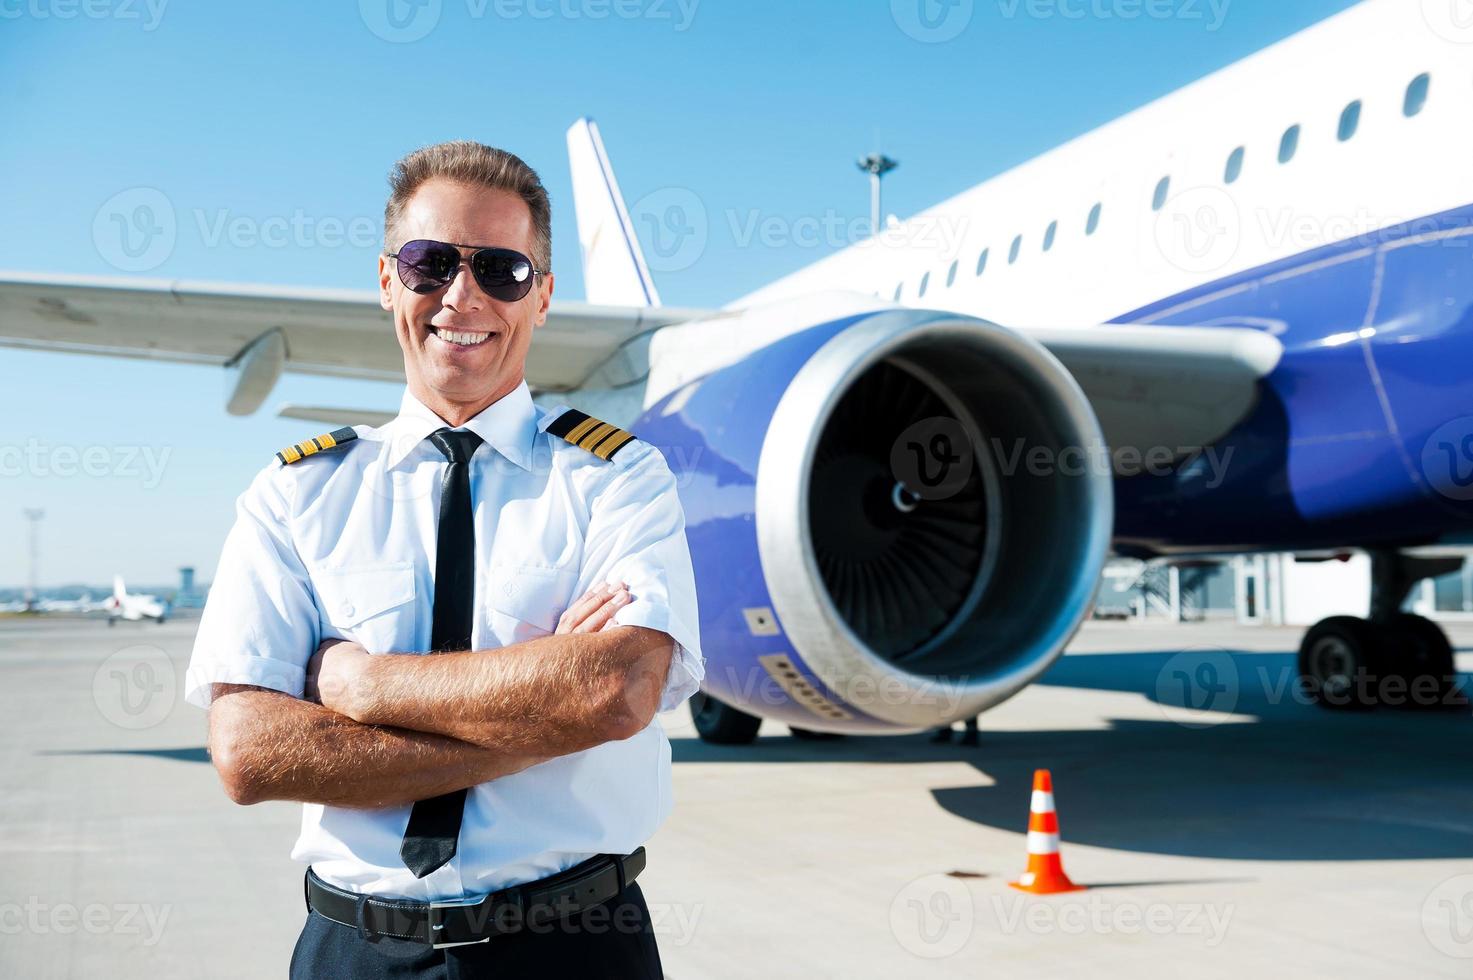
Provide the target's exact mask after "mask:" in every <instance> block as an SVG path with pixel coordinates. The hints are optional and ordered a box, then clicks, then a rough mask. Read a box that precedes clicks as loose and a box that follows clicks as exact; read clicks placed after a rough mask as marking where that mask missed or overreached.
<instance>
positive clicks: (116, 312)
mask: <svg viewBox="0 0 1473 980" xmlns="http://www.w3.org/2000/svg"><path fill="white" fill-rule="evenodd" d="M702 315H704V311H700V310H689V309H673V308H668V307H667V308H661V309H641V308H632V307H617V306H595V305H590V304H587V303H560V302H555V303H553V306H552V310H551V312H550V313H549V315H548V318H547V323H546V324H544V325H543V326H542V327H540V328H539V329H538V331H537V339H536V342H535V343H533V344H532V348H531V350H530V352H529V354H528V356H527V375H526V376H527V383H528V385H529V386H530V387H531V388H533V389H534V390H535V391H566V390H569V389H573V388H576V387H578V386H579V385H580V384H581V383H582V382H583V381H584V379H585V378H587V376H588V375H589V374H590V373H591V372H593V371H594V370H595V369H596V368H598V367H599V366H600V365H601V364H603V363H604V362H605V361H607V360H608V359H609V358H610V357H612V356H614V355H616V354H617V353H618V352H619V351H620V350H621V349H622V348H624V347H625V346H626V345H628V344H629V343H630V342H631V341H633V340H635V339H637V338H638V337H640V336H642V335H643V334H646V333H649V332H650V331H652V330H654V329H656V328H658V327H660V326H663V325H665V324H668V323H676V322H681V321H685V320H693V319H696V318H698V317H700V316H702ZM0 346H6V347H20V348H26V349H30V350H45V351H69V352H80V353H88V354H107V355H112V356H121V357H138V358H149V359H152V360H163V361H175V362H183V363H191V364H219V365H227V366H231V365H234V366H237V367H242V366H243V367H244V368H245V370H244V372H243V373H244V374H245V375H247V376H250V375H251V374H252V372H256V374H255V376H254V377H253V378H249V380H251V381H252V382H253V383H252V384H250V385H249V388H250V391H249V392H248V393H247V395H248V396H247V397H244V398H241V399H238V400H237V399H235V398H232V400H231V404H230V409H231V411H232V412H235V413H236V414H249V413H250V412H253V411H255V409H256V408H258V407H259V406H260V403H261V400H262V399H264V398H265V397H266V395H267V394H269V392H270V389H271V386H272V385H273V384H274V383H275V378H276V375H277V374H279V373H280V372H281V371H283V370H285V371H293V372H299V373H305V374H320V375H335V376H339V377H347V378H370V379H376V380H386V381H402V380H403V379H404V363H403V357H402V355H401V353H400V351H399V345H398V342H397V341H396V340H395V338H394V328H393V323H392V321H391V320H390V318H389V314H388V313H386V312H384V311H383V310H382V309H380V308H379V305H378V293H377V292H376V291H373V290H344V289H315V288H307V287H281V286H250V285H240V284H222V283H208V282H178V281H169V280H149V279H131V278H128V279H125V278H108V277H92V276H68V275H50V276H38V275H29V274H24V273H6V272H0ZM257 353H259V356H257V357H248V355H252V354H257ZM247 360H249V361H251V362H252V363H249V364H243V362H244V361H247ZM267 381H269V383H266V382H267ZM256 394H259V397H255V395H256Z"/></svg>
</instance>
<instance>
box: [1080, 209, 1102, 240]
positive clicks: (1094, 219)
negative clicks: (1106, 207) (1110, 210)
mask: <svg viewBox="0 0 1473 980" xmlns="http://www.w3.org/2000/svg"><path fill="white" fill-rule="evenodd" d="M1099 226H1100V206H1099V205H1098V204H1096V205H1095V206H1094V207H1092V208H1090V209H1089V220H1088V221H1086V222H1085V223H1084V233H1085V234H1086V235H1093V234H1094V233H1095V229H1096V228H1098V227H1099Z"/></svg>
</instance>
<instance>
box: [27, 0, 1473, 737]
mask: <svg viewBox="0 0 1473 980" xmlns="http://www.w3.org/2000/svg"><path fill="white" fill-rule="evenodd" d="M1419 8H1420V9H1419ZM1436 9H1437V8H1436V5H1429V4H1420V5H1419V4H1413V3H1405V2H1401V0H1368V2H1365V3H1362V4H1361V5H1359V6H1356V7H1353V8H1351V9H1349V10H1347V11H1345V12H1343V13H1341V14H1338V15H1336V16H1334V17H1331V18H1329V19H1327V20H1325V21H1323V22H1321V23H1319V24H1317V25H1314V26H1312V27H1311V28H1309V29H1307V30H1305V31H1302V32H1300V33H1298V34H1296V35H1294V36H1291V37H1289V38H1287V39H1285V40H1283V41H1281V42H1279V43H1276V44H1274V45H1271V46H1269V47H1267V48H1265V49H1264V50H1262V51H1260V52H1258V53H1256V54H1254V55H1252V56H1250V57H1248V58H1246V59H1244V60H1242V61H1240V62H1238V63H1236V64H1233V65H1231V66H1229V67H1227V68H1225V69H1222V70H1221V71H1218V72H1215V73H1213V74H1211V75H1208V76H1207V77H1204V78H1202V79H1200V80H1199V81H1197V82H1194V83H1192V84H1190V85H1187V86H1185V87H1184V88H1181V89H1179V90H1178V91H1176V92H1173V93H1171V94H1169V95H1167V96H1165V97H1163V98H1161V99H1159V100H1157V101H1155V102H1152V103H1150V104H1149V105H1146V106H1144V107H1142V108H1140V109H1138V110H1135V111H1133V112H1130V113H1128V114H1126V115H1125V116H1122V117H1121V118H1119V119H1117V120H1115V121H1113V122H1111V123H1109V124H1107V125H1105V126H1102V127H1100V128H1099V129H1097V130H1095V131H1093V132H1090V133H1087V134H1085V135H1083V136H1080V137H1079V138H1077V139H1074V140H1071V141H1069V142H1067V143H1065V144H1064V145H1062V146H1060V147H1058V148H1057V149H1054V150H1052V151H1050V152H1048V153H1045V154H1043V155H1042V156H1040V157H1038V158H1036V159H1034V160H1031V161H1029V162H1027V163H1025V164H1022V165H1021V166H1018V167H1016V168H1014V169H1012V170H1009V171H1007V172H1005V173H1003V174H1001V175H999V176H996V177H994V178H992V179H989V180H986V181H984V182H982V183H980V184H978V185H977V186H975V187H973V188H971V189H970V190H967V191H965V192H964V193H961V194H959V195H957V196H955V197H953V198H951V199H949V200H946V201H943V202H942V203H940V204H938V205H936V206H935V207H933V208H929V209H927V210H925V211H922V212H920V213H919V214H916V215H914V216H912V217H909V218H907V219H905V220H897V221H895V222H893V223H890V224H887V226H886V227H884V228H882V229H878V230H877V233H876V234H874V235H872V236H868V237H866V238H864V239H863V240H862V241H858V242H856V243H854V244H853V245H850V246H849V247H847V248H844V249H842V250H840V251H837V252H835V253H834V254H832V255H829V256H827V257H825V258H823V259H821V260H819V261H817V262H814V263H813V264H811V265H809V266H808V267H806V268H803V269H800V270H799V271H797V272H794V273H793V274H791V275H788V276H785V277H783V278H781V279H779V280H777V281H776V282H773V283H771V284H769V285H767V286H765V287H763V288H762V289H760V290H758V291H756V292H754V293H752V294H750V295H747V296H742V297H739V298H736V299H734V300H732V301H731V302H729V303H727V304H726V305H724V306H721V307H720V308H717V309H709V310H700V309H682V308H673V307H668V306H664V305H663V304H662V303H661V301H660V297H659V293H658V291H657V289H656V286H655V282H654V278H653V276H652V275H651V273H650V269H649V263H648V262H647V260H646V257H645V251H644V247H643V245H642V244H641V241H640V236H639V234H638V233H637V229H636V227H635V224H634V222H633V220H632V219H631V216H630V212H629V209H628V207H627V206H626V204H625V202H624V199H623V196H622V193H621V192H620V190H619V184H618V182H617V180H616V179H615V176H614V171H613V167H612V165H611V163H610V161H609V157H608V154H607V151H606V149H605V147H604V144H603V140H602V137H601V134H600V133H599V130H598V128H597V126H596V125H595V124H594V123H593V122H592V121H591V120H587V119H584V120H579V121H578V122H577V123H575V124H574V125H573V127H572V128H571V129H570V130H569V132H568V144H569V157H570V166H571V170H572V176H573V187H574V206H575V210H576V212H577V225H578V234H579V243H580V246H581V251H582V258H583V263H584V278H585V281H586V284H587V301H586V302H581V303H579V302H562V301H558V302H555V304H554V307H553V311H552V313H551V315H550V317H549V319H548V322H547V324H546V326H545V327H543V328H542V329H540V330H539V332H538V335H537V339H536V341H535V342H534V343H533V345H532V349H531V353H530V355H529V358H528V361H527V371H526V377H527V380H528V383H529V385H530V386H531V387H532V388H533V390H534V393H535V394H536V395H537V396H538V397H539V398H543V399H544V400H545V399H547V398H548V397H552V396H555V397H556V399H557V401H558V402H565V403H567V404H570V405H573V406H574V407H577V408H580V409H582V410H584V411H586V412H588V413H590V414H593V415H596V416H598V417H600V418H602V419H605V420H607V421H609V422H612V423H613V424H615V425H618V426H620V427H622V428H625V429H628V430H629V431H631V432H633V433H635V434H636V435H637V436H639V437H640V438H642V439H644V440H646V441H647V442H650V443H652V444H654V445H655V446H657V447H659V448H660V449H661V451H662V452H663V453H664V454H665V456H666V458H667V461H668V462H669V463H670V466H671V469H672V470H673V471H674V472H675V474H676V476H677V482H678V485H679V488H680V490H679V492H680V494H681V498H682V504H683V505H684V509H685V513H686V520H687V538H688V540H689V542H690V547H691V553H692V558H693V561H694V564H695V572H696V583H697V588H698V591H699V606H700V618H701V622H700V628H701V637H702V647H703V652H704V654H705V657H706V661H707V671H706V678H705V681H704V683H703V687H702V691H701V693H700V694H698V695H697V696H696V697H694V698H693V699H692V701H691V711H692V714H693V717H694V720H695V726H696V729H697V731H698V733H699V734H700V736H701V737H702V738H704V739H706V740H709V741H715V742H727V743H740V742H749V741H751V740H752V739H754V738H755V737H756V734H757V727H758V725H759V724H760V721H761V719H763V718H772V719H777V720H780V721H783V722H786V723H787V724H789V725H790V726H791V727H793V728H795V729H797V730H799V731H805V732H813V733H830V734H832V733H871V734H874V733H902V732H913V731H919V730H923V729H928V728H935V727H939V726H942V725H946V724H949V723H950V722H952V721H955V720H959V719H965V718H969V717H972V716H974V715H976V714H978V713H979V712H981V711H984V710H986V709H988V708H991V707H993V706H995V705H996V704H998V703H1000V702H1002V701H1003V700H1005V699H1007V698H1008V697H1011V696H1012V695H1014V694H1016V693H1017V692H1018V691H1020V690H1022V689H1023V688H1024V687H1026V686H1027V685H1028V684H1030V683H1031V682H1033V681H1034V680H1036V679H1037V678H1038V677H1039V676H1040V675H1041V674H1042V673H1043V672H1044V671H1045V670H1047V669H1048V667H1049V666H1050V665H1051V664H1052V663H1053V662H1054V661H1055V660H1056V659H1057V658H1058V657H1059V656H1060V654H1061V653H1062V651H1063V649H1064V646H1065V644H1066V643H1067V642H1068V641H1069V639H1070V638H1071V636H1072V635H1073V634H1074V633H1075V631H1076V630H1077V628H1078V627H1079V625H1080V623H1081V622H1082V621H1083V620H1084V618H1085V617H1086V616H1087V615H1088V613H1089V611H1090V609H1091V607H1092V605H1093V603H1094V600H1095V597H1096V590H1097V588H1098V584H1099V582H1100V580H1101V570H1102V568H1103V566H1104V563H1105V561H1106V560H1107V558H1109V557H1111V556H1115V557H1120V558H1136V559H1150V560H1160V559H1163V558H1165V559H1168V560H1171V559H1181V560H1191V559H1192V558H1193V557H1194V556H1207V555H1221V554H1230V553H1249V552H1261V551H1275V552H1286V551H1292V552H1296V553H1298V554H1300V555H1303V556H1304V557H1305V558H1307V559H1311V560H1327V559H1330V558H1333V557H1336V556H1341V555H1344V554H1345V553H1347V552H1348V551H1349V550H1351V549H1355V550H1363V551H1365V552H1367V553H1368V554H1369V555H1370V556H1371V559H1372V567H1373V575H1372V578H1373V589H1372V600H1371V605H1370V610H1369V615H1368V616H1365V617H1345V616H1337V617H1332V618H1330V619H1326V620H1324V621H1322V622H1320V623H1317V624H1315V625H1314V626H1313V627H1311V628H1310V629H1309V630H1308V631H1307V632H1306V634H1305V636H1304V638H1303V642H1302V645H1301V647H1300V651H1299V661H1298V663H1299V671H1300V674H1301V681H1302V683H1303V686H1304V689H1305V691H1306V693H1307V694H1308V695H1309V696H1310V697H1311V698H1312V699H1313V700H1315V701H1317V702H1318V703H1319V704H1321V705H1323V706H1324V707H1326V708H1337V709H1359V708H1366V707H1370V706H1373V705H1375V704H1377V703H1382V702H1383V701H1384V700H1385V699H1384V698H1383V690H1382V687H1383V686H1384V683H1385V682H1388V681H1395V682H1397V683H1399V684H1402V685H1405V687H1406V688H1412V689H1415V688H1416V687H1417V686H1420V687H1421V689H1422V690H1423V691H1424V693H1425V694H1430V695H1435V696H1424V698H1423V699H1422V703H1425V704H1427V705H1429V706H1430V705H1434V704H1452V703H1456V700H1457V698H1458V697H1459V696H1460V695H1459V692H1458V691H1457V678H1456V675H1455V672H1454V665H1453V651H1452V647H1451V645H1450V643H1449V642H1448V639H1447V637H1446V635H1445V634H1444V633H1443V632H1442V630H1441V629H1440V628H1439V627H1438V626H1437V625H1436V624H1435V623H1433V622H1431V621H1430V620H1427V619H1425V618H1422V617H1419V616H1414V615H1411V614H1408V613H1405V612H1403V611H1402V605H1403V602H1404V600H1405V598H1406V596H1407V595H1408V590H1409V589H1410V588H1411V586H1412V585H1413V584H1414V583H1416V582H1418V581H1420V580H1422V579H1424V578H1427V577H1429V576H1433V575H1439V574H1443V573H1445V572H1447V571H1450V570H1453V569H1456V568H1459V567H1461V564H1462V562H1463V556H1464V554H1465V552H1466V549H1467V547H1468V546H1469V545H1470V544H1473V534H1470V517H1473V504H1470V498H1473V486H1470V485H1473V397H1470V396H1469V394H1468V392H1470V391H1473V388H1470V387H1469V386H1468V385H1467V384H1466V383H1465V381H1464V376H1465V373H1466V371H1467V366H1468V365H1469V364H1473V265H1470V262H1473V247H1470V246H1473V180H1470V179H1469V178H1468V177H1467V174H1466V167H1465V161H1467V160H1469V159H1473V126H1469V125H1468V120H1469V119H1473V88H1470V87H1469V86H1468V85H1467V78H1466V76H1467V52H1468V50H1470V49H1469V48H1468V47H1467V46H1466V45H1465V44H1463V43H1461V42H1465V41H1473V36H1468V35H1469V34H1470V32H1469V31H1467V30H1464V29H1462V28H1461V27H1460V25H1458V24H1457V23H1455V22H1453V21H1451V20H1448V21H1447V22H1442V21H1439V20H1438V19H1437V18H1436V17H1435V16H1433V14H1434V13H1435V12H1436ZM652 244H654V245H656V246H660V247H664V246H667V245H668V244H669V243H668V242H666V243H662V242H659V241H653V240H652ZM0 335H3V340H0V343H5V344H9V345H11V346H15V347H24V348H32V349H41V350H53V351H57V350H59V351H77V352H89V353H99V354H110V355H118V356H129V357H146V358H155V359H165V360H174V361H182V362H189V363H214V364H221V365H224V367H225V368H226V370H227V372H228V375H229V381H230V387H229V393H228V396H227V408H228V409H229V411H231V412H232V413H235V414H249V413H251V412H254V411H255V410H257V409H258V408H259V407H260V406H261V405H262V404H263V403H264V402H265V400H266V399H267V397H268V396H269V395H270V393H271V391H272V389H273V388H274V386H275V384H276V382H277V380H278V378H279V377H280V376H281V374H282V373H283V372H284V371H293V372H303V373H309V374H319V375H341V376H351V377H361V378H380V379H398V380H402V377H403V374H402V362H401V356H400V352H399V350H398V347H397V344H396V342H395V340H394V336H393V331H392V329H391V325H390V321H389V319H388V316H387V315H386V314H384V313H383V312H382V311H381V310H379V308H378V305H377V293H376V291H374V290H324V289H299V288H279V287H269V286H245V285H228V284H217V283H192V282H172V281H157V280H136V279H100V278H93V277H81V276H64V275H52V276H38V275H34V274H8V275H5V276H4V277H3V278H0ZM282 414H283V415H287V416H290V417H294V418H302V419H313V420H321V421H327V422H333V423H335V424H336V423H340V422H341V421H343V420H344V419H345V418H346V419H348V420H350V421H353V422H357V423H360V424H374V423H376V422H379V421H382V420H384V419H386V418H387V417H388V414H389V413H383V412H375V411H373V410H363V409H341V408H333V407H325V406H299V405H290V406H286V407H285V408H284V409H283V410H282Z"/></svg>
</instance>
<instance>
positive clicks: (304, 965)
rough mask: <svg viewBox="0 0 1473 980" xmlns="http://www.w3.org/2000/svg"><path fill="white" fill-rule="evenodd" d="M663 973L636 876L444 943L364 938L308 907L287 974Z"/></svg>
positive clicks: (650, 977) (653, 976)
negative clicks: (543, 919) (575, 902)
mask: <svg viewBox="0 0 1473 980" xmlns="http://www.w3.org/2000/svg"><path fill="white" fill-rule="evenodd" d="M662 976H663V974H662V972H661V970H660V951H659V950H658V949H657V948H656V947H655V934H654V930H653V928H652V927H651V924H650V910H649V908H648V907H647V906H646V905H645V903H644V894H643V893H642V892H641V891H640V890H639V884H638V883H637V882H631V883H630V884H629V886H628V887H627V888H625V889H624V890H623V891H622V892H620V893H619V894H618V895H615V896H614V897H613V898H611V899H609V900H608V901H607V902H604V903H603V904H602V905H596V906H594V907H592V908H590V909H586V910H584V911H583V912H581V913H579V914H578V915H575V916H570V917H569V918H567V919H566V920H561V921H558V922H554V923H552V924H550V925H547V926H544V927H541V928H538V929H534V928H532V927H530V926H529V927H528V928H527V929H523V930H522V931H521V932H516V933H510V934H508V935H504V936H495V937H493V938H492V939H491V941H490V942H488V943H477V944H475V945H473V946H452V947H449V948H448V949H433V948H431V947H429V946H426V945H424V944H423V943H417V942H411V941H410V940H407V939H394V938H391V937H383V938H377V939H372V940H368V939H364V938H363V936H362V935H360V934H359V932H358V930H357V929H355V928H354V927H353V926H345V925H343V924H341V923H338V922H334V921H333V920H331V919H329V918H326V917H325V916H322V915H319V914H318V913H316V912H309V913H308V914H307V924H306V926H304V927H303V929H302V935H301V936H300V937H298V939H297V947H296V949H295V950H294V951H293V952H292V963H291V977H292V980H309V978H319V977H328V978H354V980H357V978H360V977H368V978H373V977H384V978H415V980H421V978H424V980H430V978H434V980H441V978H443V980H459V978H465V980H475V978H480V977H485V978H488V980H490V978H494V980H514V978H521V977H527V978H536V980H550V978H553V977H577V978H578V980H590V978H595V977H609V978H611V980H661V977H662Z"/></svg>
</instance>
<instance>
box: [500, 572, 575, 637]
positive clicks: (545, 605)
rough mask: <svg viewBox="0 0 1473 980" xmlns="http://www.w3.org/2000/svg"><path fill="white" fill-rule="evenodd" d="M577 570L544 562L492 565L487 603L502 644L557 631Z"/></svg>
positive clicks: (568, 601) (570, 597) (570, 599)
mask: <svg viewBox="0 0 1473 980" xmlns="http://www.w3.org/2000/svg"><path fill="white" fill-rule="evenodd" d="M577 583H578V573H577V572H576V571H573V570H571V569H569V570H563V569H559V568H550V567H548V566H546V565H527V564H515V563H497V564H494V565H492V566H491V575H490V580H489V582H488V585H489V589H488V590H487V593H486V604H487V606H488V607H489V608H490V610H491V624H492V628H493V629H494V630H495V632H496V635H497V638H498V639H499V640H500V641H501V643H502V644H503V645H505V644H509V643H521V642H522V641H524V640H530V639H533V638H534V637H538V636H547V635H548V634H549V633H552V632H554V631H556V630H557V622H558V619H559V618H560V617H561V616H562V614H563V612H564V610H566V609H567V608H568V606H569V605H571V603H572V596H571V594H572V591H573V588H574V587H575V586H576V585H577Z"/></svg>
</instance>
